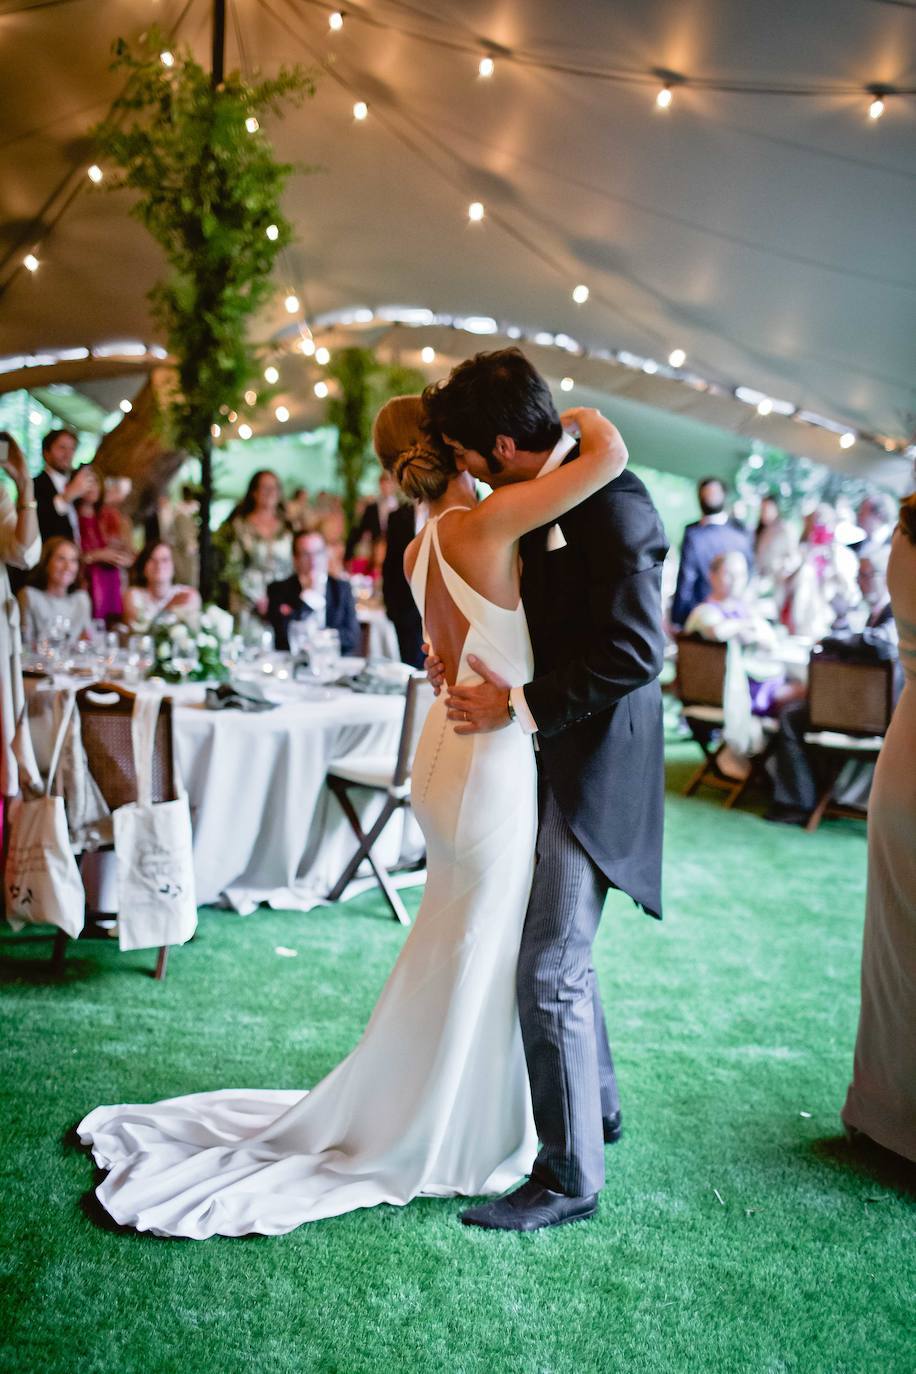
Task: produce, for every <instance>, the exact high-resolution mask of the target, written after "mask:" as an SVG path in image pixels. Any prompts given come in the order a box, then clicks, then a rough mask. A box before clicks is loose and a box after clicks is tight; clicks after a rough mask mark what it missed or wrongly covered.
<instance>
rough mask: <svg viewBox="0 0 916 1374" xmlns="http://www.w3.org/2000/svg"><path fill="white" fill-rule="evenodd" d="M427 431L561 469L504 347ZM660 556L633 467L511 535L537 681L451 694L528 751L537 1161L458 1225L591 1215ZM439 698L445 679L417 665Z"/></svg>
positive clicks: (640, 858)
mask: <svg viewBox="0 0 916 1374" xmlns="http://www.w3.org/2000/svg"><path fill="white" fill-rule="evenodd" d="M424 401H425V404H426V406H427V410H428V413H429V423H430V429H431V430H432V431H434V432H435V433H437V434H438V435H441V436H442V438H443V439H444V440H445V441H446V442H447V443H448V444H450V445H451V446H452V448H453V449H454V450H455V452H456V455H457V456H459V457H460V458H461V459H463V461H464V463H465V464H466V466H467V467H468V468H469V470H470V471H471V473H472V474H473V475H474V476H475V477H477V478H479V479H480V480H481V481H483V482H486V483H487V484H488V485H490V486H492V487H498V486H502V485H504V484H505V483H508V482H526V481H531V480H535V479H537V478H538V477H542V476H544V475H545V474H547V473H548V472H551V471H553V469H554V468H556V467H558V466H559V465H560V464H561V463H566V462H571V461H574V460H575V458H576V455H577V453H578V445H577V444H576V442H575V440H574V439H573V438H572V437H571V436H570V435H568V434H565V433H564V432H563V430H562V428H561V425H560V420H559V416H558V415H557V411H556V409H555V407H554V404H553V400H552V398H551V395H550V391H549V389H548V387H547V384H546V382H545V381H544V379H543V378H542V377H541V376H540V375H539V374H538V373H537V372H536V371H535V369H534V368H533V367H532V366H531V364H530V363H529V362H528V360H527V358H525V356H524V355H523V354H522V353H521V352H520V351H519V350H518V349H515V348H507V349H503V350H501V351H500V352H496V353H479V354H477V356H476V357H474V358H471V359H469V360H468V361H467V362H464V363H461V364H460V365H459V366H458V367H456V368H455V369H454V371H453V372H452V374H451V376H450V377H449V379H448V381H447V382H444V383H440V384H439V385H438V386H433V387H428V388H427V390H426V392H425V393H424ZM666 552H667V544H666V541H665V536H664V532H663V530H662V526H661V522H660V520H659V517H658V513H657V512H656V510H655V507H654V506H653V504H652V501H651V499H650V497H649V494H648V492H647V491H646V488H645V487H644V486H643V484H642V482H641V481H640V480H639V478H638V477H636V476H634V474H633V473H632V472H630V471H629V470H626V471H624V472H623V473H622V474H621V476H620V477H618V478H616V479H615V480H614V481H613V482H610V483H609V484H608V485H607V486H606V487H605V488H604V489H603V490H602V491H599V492H597V493H596V494H595V495H594V496H591V497H589V498H588V500H586V501H583V502H582V504H581V505H580V506H577V507H576V508H575V509H574V510H571V511H570V512H569V513H568V514H567V515H564V516H562V517H561V519H560V520H559V521H558V522H557V523H556V524H555V525H552V526H550V527H549V528H548V527H543V528H541V529H538V530H533V531H532V532H531V533H530V534H527V535H525V536H524V537H523V538H522V540H521V558H522V601H523V603H524V607H525V613H526V615H527V618H528V626H529V629H530V632H531V641H532V646H533V649H534V679H533V681H531V682H527V683H506V682H504V681H503V680H502V679H501V678H499V677H498V676H497V675H496V674H495V673H493V672H491V671H490V669H489V668H488V667H487V665H486V664H485V663H482V662H480V660H478V659H475V658H473V657H472V658H470V659H469V660H468V661H469V663H470V665H471V667H472V668H474V670H475V672H477V673H478V674H479V675H480V676H481V677H482V678H483V679H484V681H483V682H482V683H480V684H479V685H477V686H465V687H452V688H451V689H450V691H449V697H448V708H449V709H448V715H449V719H451V720H453V721H455V722H456V726H455V728H456V731H457V732H458V733H460V734H472V733H475V732H477V731H483V730H502V729H506V730H510V729H511V730H523V731H524V732H525V733H526V734H531V735H532V736H533V739H534V747H535V749H536V750H537V764H538V792H539V795H538V805H539V826H538V839H537V860H536V866H535V872H534V883H533V886H532V890H531V898H530V901H529V905H528V912H527V915H526V918H525V927H524V932H523V935H522V943H521V949H520V952H519V965H518V1009H519V1019H520V1021H521V1028H522V1038H523V1040H524V1045H525V1057H526V1059H527V1063H528V1074H529V1078H530V1082H531V1097H532V1103H533V1106H534V1118H535V1123H536V1125H537V1130H538V1137H539V1139H540V1141H541V1149H540V1153H539V1154H538V1156H537V1159H536V1160H535V1163H534V1167H533V1169H532V1171H531V1177H530V1179H529V1180H528V1181H527V1182H526V1183H524V1184H522V1186H521V1187H520V1188H518V1189H516V1190H515V1191H514V1192H512V1193H509V1194H508V1195H507V1196H506V1197H503V1198H498V1199H497V1200H496V1201H494V1202H488V1203H486V1204H484V1205H482V1206H479V1207H472V1208H470V1209H469V1210H468V1211H466V1212H464V1213H463V1214H462V1218H461V1219H462V1221H463V1222H465V1223H466V1224H467V1225H470V1226H484V1227H489V1228H495V1229H499V1230H509V1231H534V1230H538V1229H540V1228H541V1227H544V1226H556V1225H560V1224H562V1223H564V1222H570V1221H580V1220H584V1219H585V1218H586V1217H590V1216H593V1215H594V1213H595V1212H596V1211H597V1206H598V1193H599V1191H600V1189H601V1188H602V1187H603V1185H604V1144H605V1142H607V1143H611V1142H613V1141H616V1140H618V1139H619V1138H620V1133H621V1117H620V1101H619V1097H618V1092H617V1082H616V1078H615V1074H614V1065H613V1060H612V1058H611V1051H610V1047H609V1045H608V1039H607V1031H606V1029H605V1023H604V1013H603V1011H602V1007H601V999H600V995H599V992H598V982H597V978H596V975H595V970H594V968H593V967H592V944H593V941H594V939H595V935H596V932H597V929H598V922H599V920H600V918H601V911H602V907H603V906H604V900H605V897H606V895H607V892H608V889H609V888H611V887H617V888H620V889H621V891H623V892H626V893H627V894H628V895H629V896H630V897H632V898H633V900H634V901H635V902H637V903H638V904H639V905H640V906H641V907H642V908H643V909H644V910H645V911H647V912H648V913H649V914H650V915H652V916H659V917H660V916H661V851H662V801H663V787H664V779H663V756H662V705H661V693H660V689H659V685H658V681H657V678H658V674H659V672H660V670H661V666H662V651H663V643H664V641H663V636H662V629H661V604H660V585H661V567H662V563H663V561H664V557H665V554H666ZM427 666H428V668H429V672H430V677H431V679H432V680H433V682H434V683H436V685H437V686H439V685H442V684H443V682H444V676H443V673H442V667H441V663H440V662H439V660H438V659H429V660H428V664H427Z"/></svg>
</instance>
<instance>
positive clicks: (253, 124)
mask: <svg viewBox="0 0 916 1374" xmlns="http://www.w3.org/2000/svg"><path fill="white" fill-rule="evenodd" d="M260 127H261V126H260V124H259V123H258V121H257V120H256V119H255V117H254V115H249V116H248V118H247V119H246V120H245V128H246V129H247V130H248V132H249V133H250V134H256V133H257V132H258V130H259V129H260Z"/></svg>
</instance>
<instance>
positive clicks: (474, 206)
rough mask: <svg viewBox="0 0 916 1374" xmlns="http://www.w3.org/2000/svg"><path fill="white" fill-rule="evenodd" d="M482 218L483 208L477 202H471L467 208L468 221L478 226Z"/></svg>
mask: <svg viewBox="0 0 916 1374" xmlns="http://www.w3.org/2000/svg"><path fill="white" fill-rule="evenodd" d="M483 216H484V208H483V205H482V204H481V202H480V201H479V200H472V201H471V203H470V205H469V206H468V219H469V220H472V221H473V222H474V223H475V224H479V223H480V221H481V220H482V219H483Z"/></svg>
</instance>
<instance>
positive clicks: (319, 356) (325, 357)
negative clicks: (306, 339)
mask: <svg viewBox="0 0 916 1374" xmlns="http://www.w3.org/2000/svg"><path fill="white" fill-rule="evenodd" d="M330 361H331V354H330V352H329V351H328V349H326V348H324V347H322V348H316V349H315V362H316V363H318V365H319V367H327V365H328V363H329V362H330Z"/></svg>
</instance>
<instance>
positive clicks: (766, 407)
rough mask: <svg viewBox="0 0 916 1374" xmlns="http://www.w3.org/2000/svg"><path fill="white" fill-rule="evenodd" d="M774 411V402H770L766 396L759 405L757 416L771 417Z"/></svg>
mask: <svg viewBox="0 0 916 1374" xmlns="http://www.w3.org/2000/svg"><path fill="white" fill-rule="evenodd" d="M772 411H773V402H772V401H771V400H770V398H769V396H764V398H763V400H762V401H759V402H758V403H757V414H758V415H770V414H772Z"/></svg>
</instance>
